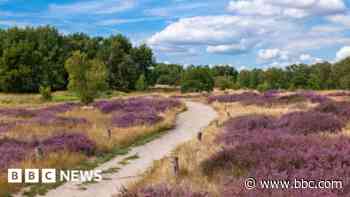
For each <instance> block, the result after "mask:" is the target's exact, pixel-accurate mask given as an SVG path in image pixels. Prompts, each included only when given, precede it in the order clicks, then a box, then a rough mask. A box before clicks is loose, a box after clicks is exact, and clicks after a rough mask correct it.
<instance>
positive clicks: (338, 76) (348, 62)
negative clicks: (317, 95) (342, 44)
mask: <svg viewBox="0 0 350 197" xmlns="http://www.w3.org/2000/svg"><path fill="white" fill-rule="evenodd" d="M349 76H350V57H348V58H346V59H344V60H342V61H339V62H337V63H335V64H334V65H333V68H332V81H333V82H334V85H335V88H340V89H349V88H350V87H349V86H347V82H346V81H347V79H346V78H348V77H349Z"/></svg>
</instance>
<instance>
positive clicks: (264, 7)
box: [228, 0, 346, 18]
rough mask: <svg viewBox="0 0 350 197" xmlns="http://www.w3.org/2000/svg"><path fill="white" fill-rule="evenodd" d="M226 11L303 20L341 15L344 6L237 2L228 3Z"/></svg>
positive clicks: (335, 1) (337, 1)
mask: <svg viewBox="0 0 350 197" xmlns="http://www.w3.org/2000/svg"><path fill="white" fill-rule="evenodd" d="M228 10H229V11H231V12H233V13H236V14H239V15H260V16H281V17H292V18H303V17H306V16H311V15H320V16H322V15H331V14H336V13H341V12H344V11H345V10H346V6H345V4H344V2H343V0H238V1H230V3H229V6H228Z"/></svg>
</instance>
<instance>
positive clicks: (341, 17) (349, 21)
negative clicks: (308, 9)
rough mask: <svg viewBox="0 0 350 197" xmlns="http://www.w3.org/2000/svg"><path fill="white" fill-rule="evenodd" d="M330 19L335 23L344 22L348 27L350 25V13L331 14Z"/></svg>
mask: <svg viewBox="0 0 350 197" xmlns="http://www.w3.org/2000/svg"><path fill="white" fill-rule="evenodd" d="M328 20H330V21H331V22H334V23H339V24H342V25H344V26H346V27H350V14H347V15H346V14H338V15H333V16H329V17H328Z"/></svg>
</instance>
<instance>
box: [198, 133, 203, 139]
mask: <svg viewBox="0 0 350 197" xmlns="http://www.w3.org/2000/svg"><path fill="white" fill-rule="evenodd" d="M202 138H203V133H202V132H199V133H198V134H197V139H198V141H202Z"/></svg>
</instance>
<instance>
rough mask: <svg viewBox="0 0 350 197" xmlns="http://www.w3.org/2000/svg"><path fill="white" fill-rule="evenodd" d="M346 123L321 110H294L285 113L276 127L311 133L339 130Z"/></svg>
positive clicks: (293, 131) (300, 132)
mask: <svg viewBox="0 0 350 197" xmlns="http://www.w3.org/2000/svg"><path fill="white" fill-rule="evenodd" d="M344 126H345V124H344V123H343V122H342V121H341V120H340V119H338V118H337V117H336V116H334V115H332V114H326V113H321V112H313V111H309V112H293V113H288V114H285V115H283V116H282V117H281V118H280V119H279V120H278V121H276V123H275V127H277V128H284V129H286V130H288V131H289V132H291V133H295V134H305V135H306V134H310V133H316V132H323V131H329V132H338V131H341V130H342V128H343V127H344Z"/></svg>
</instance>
